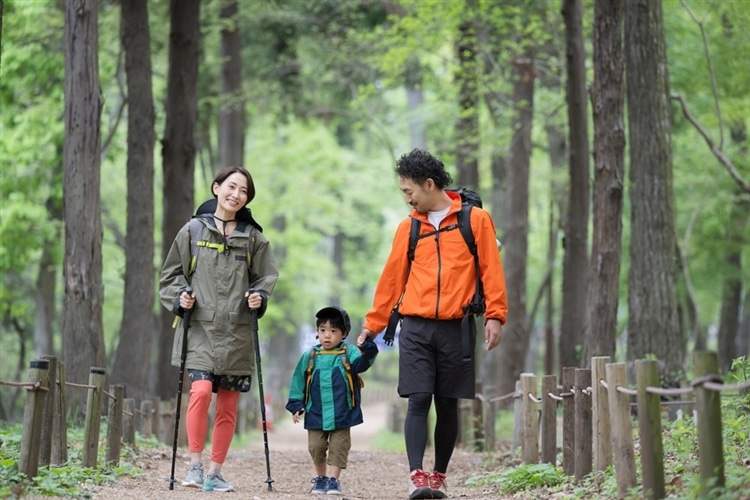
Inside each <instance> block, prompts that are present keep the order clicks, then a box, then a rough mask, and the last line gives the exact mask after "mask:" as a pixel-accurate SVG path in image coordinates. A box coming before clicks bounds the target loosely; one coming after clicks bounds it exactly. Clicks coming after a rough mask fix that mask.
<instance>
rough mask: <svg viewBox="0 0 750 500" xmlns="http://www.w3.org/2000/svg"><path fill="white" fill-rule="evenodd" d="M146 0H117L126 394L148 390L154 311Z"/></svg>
mask: <svg viewBox="0 0 750 500" xmlns="http://www.w3.org/2000/svg"><path fill="white" fill-rule="evenodd" d="M147 1H148V0H123V1H122V2H121V4H120V5H121V32H120V36H121V42H122V47H123V49H124V52H125V74H126V78H127V88H128V139H127V141H128V159H127V182H128V195H127V202H128V206H127V233H126V235H125V301H124V304H123V310H122V321H121V322H120V338H119V342H118V344H117V353H116V356H115V362H114V367H113V368H112V377H111V380H112V382H113V383H116V384H125V385H126V386H127V388H128V397H135V398H139V399H140V398H142V397H143V396H145V395H146V393H147V389H148V387H147V381H148V375H149V368H150V363H148V362H142V363H136V364H135V366H134V365H133V360H134V359H140V360H150V358H151V346H152V343H153V342H152V339H153V338H154V329H155V327H156V317H155V316H154V237H153V235H154V188H153V186H154V141H155V138H154V137H155V133H154V99H153V95H152V92H151V34H150V32H149V29H148V4H147Z"/></svg>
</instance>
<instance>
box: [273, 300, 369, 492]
mask: <svg viewBox="0 0 750 500" xmlns="http://www.w3.org/2000/svg"><path fill="white" fill-rule="evenodd" d="M315 317H316V318H317V321H316V325H315V326H316V331H317V334H318V340H319V341H320V343H319V344H318V345H316V346H315V347H313V349H312V350H311V351H309V352H305V353H303V354H302V356H301V357H300V359H299V361H298V362H297V367H296V368H295V369H294V374H293V375H292V382H291V385H290V388H289V401H288V402H287V404H286V409H287V410H289V412H290V413H291V414H292V419H293V420H294V423H295V424H296V423H297V422H299V421H300V417H301V416H302V414H303V413H304V414H305V429H307V448H308V450H309V451H310V456H311V457H312V460H313V464H314V465H315V474H316V477H315V478H314V479H313V480H312V483H313V487H312V489H311V490H310V493H315V494H329V495H341V484H340V483H339V476H340V474H341V470H342V469H346V461H347V458H348V456H349V449H350V448H351V445H352V442H351V433H350V428H351V427H353V426H355V425H358V424H361V423H362V407H361V406H360V388H361V386H362V383H361V379H360V377H359V374H360V373H362V372H364V371H367V369H368V368H370V366H372V364H373V362H374V361H375V357H376V356H377V354H378V346H376V345H375V342H373V341H372V340H370V339H368V340H367V341H366V342H365V343H363V344H362V346H361V347H360V348H357V347H356V346H354V345H348V344H347V343H346V342H345V341H344V340H345V339H346V337H347V335H349V330H351V322H350V320H349V314H347V312H346V311H345V310H344V309H342V308H340V307H337V306H330V307H324V308H323V309H321V310H320V311H318V312H317V314H316V315H315ZM326 464H327V465H328V468H327V470H326Z"/></svg>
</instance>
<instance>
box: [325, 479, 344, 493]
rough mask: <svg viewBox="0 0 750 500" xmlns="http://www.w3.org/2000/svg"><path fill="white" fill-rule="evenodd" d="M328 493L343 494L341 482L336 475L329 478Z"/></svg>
mask: <svg viewBox="0 0 750 500" xmlns="http://www.w3.org/2000/svg"><path fill="white" fill-rule="evenodd" d="M328 494H329V495H341V483H340V482H339V480H338V479H336V478H335V477H329V478H328Z"/></svg>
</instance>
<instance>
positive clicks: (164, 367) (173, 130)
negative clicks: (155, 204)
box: [153, 0, 200, 398]
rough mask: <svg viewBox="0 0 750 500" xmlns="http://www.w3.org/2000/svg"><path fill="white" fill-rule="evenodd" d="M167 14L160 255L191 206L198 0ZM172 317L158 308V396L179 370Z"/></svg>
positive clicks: (174, 0)
mask: <svg viewBox="0 0 750 500" xmlns="http://www.w3.org/2000/svg"><path fill="white" fill-rule="evenodd" d="M169 15H170V32H169V70H168V74H167V100H166V123H165V126H164V139H162V163H163V169H164V186H163V188H162V193H163V196H162V205H163V214H162V260H163V259H164V258H165V257H166V255H167V253H168V252H169V248H170V247H171V246H172V242H173V241H174V238H175V236H176V235H177V232H178V231H179V230H180V228H181V227H182V226H183V225H184V224H185V222H186V221H187V220H188V219H190V215H191V214H192V212H193V206H194V202H193V198H194V192H193V190H194V185H195V181H194V173H195V154H196V145H195V127H196V122H197V119H198V55H199V47H200V0H170V4H169ZM173 319H174V315H173V314H172V312H171V311H167V310H166V309H163V308H162V309H161V329H160V330H161V334H160V335H159V342H158V357H157V364H156V376H155V377H153V380H154V381H155V383H156V387H155V388H154V392H155V394H157V395H158V396H159V397H162V398H169V397H171V396H172V394H173V392H174V380H175V378H177V370H175V369H174V368H172V367H171V364H170V359H171V353H172V338H173V335H174V330H173V329H172V320H173Z"/></svg>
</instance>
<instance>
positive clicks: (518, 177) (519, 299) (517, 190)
mask: <svg viewBox="0 0 750 500" xmlns="http://www.w3.org/2000/svg"><path fill="white" fill-rule="evenodd" d="M531 61H532V58H531V57H529V55H528V54H527V56H526V57H524V58H523V59H517V60H516V61H514V63H513V105H514V109H515V110H516V112H515V115H514V118H513V142H512V144H511V148H510V154H509V159H508V170H507V189H506V196H505V200H504V201H505V209H504V210H503V213H504V217H503V235H504V242H503V266H504V270H505V282H506V290H507V292H506V294H507V298H508V317H507V320H506V324H505V326H504V328H503V340H502V342H501V343H500V346H499V347H498V350H499V356H498V357H499V360H498V363H497V366H496V369H497V372H496V373H497V375H496V376H495V380H496V381H497V384H498V386H499V389H500V390H499V392H500V394H508V393H510V392H513V391H514V390H515V383H516V380H518V378H519V375H520V374H521V372H522V371H523V368H524V359H525V356H526V350H527V349H528V345H529V335H528V332H527V331H526V329H525V321H526V259H527V254H528V235H529V218H528V214H529V164H530V161H531V126H532V119H533V111H534V109H533V105H534V80H535V78H536V74H535V72H534V68H533V66H532V63H531Z"/></svg>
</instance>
